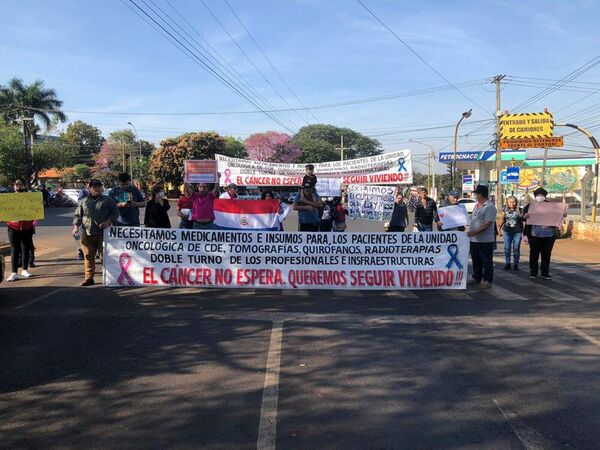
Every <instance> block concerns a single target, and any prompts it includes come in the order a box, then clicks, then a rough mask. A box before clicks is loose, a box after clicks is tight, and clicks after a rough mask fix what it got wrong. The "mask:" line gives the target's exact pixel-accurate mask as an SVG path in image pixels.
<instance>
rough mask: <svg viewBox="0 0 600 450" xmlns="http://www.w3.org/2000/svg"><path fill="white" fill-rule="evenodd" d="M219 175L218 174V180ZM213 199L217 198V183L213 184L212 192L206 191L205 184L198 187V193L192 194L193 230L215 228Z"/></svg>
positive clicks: (206, 186)
mask: <svg viewBox="0 0 600 450" xmlns="http://www.w3.org/2000/svg"><path fill="white" fill-rule="evenodd" d="M220 177H221V174H219V178H220ZM215 198H219V183H215V186H214V188H213V190H212V191H209V190H208V185H207V184H206V183H200V184H199V185H198V192H194V193H193V194H192V199H193V201H194V204H193V207H192V220H193V221H194V225H193V228H194V229H197V230H214V228H215V224H214V222H215V207H214V201H215Z"/></svg>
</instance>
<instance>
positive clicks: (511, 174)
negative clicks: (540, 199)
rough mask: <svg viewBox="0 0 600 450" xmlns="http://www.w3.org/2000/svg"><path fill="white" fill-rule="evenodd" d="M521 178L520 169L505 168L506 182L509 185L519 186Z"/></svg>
mask: <svg viewBox="0 0 600 450" xmlns="http://www.w3.org/2000/svg"><path fill="white" fill-rule="evenodd" d="M520 177H521V168H520V167H507V168H506V182H507V183H509V184H519V179H520Z"/></svg>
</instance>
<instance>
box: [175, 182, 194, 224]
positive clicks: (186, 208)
mask: <svg viewBox="0 0 600 450" xmlns="http://www.w3.org/2000/svg"><path fill="white" fill-rule="evenodd" d="M193 195H194V188H193V186H192V185H191V184H189V183H185V184H184V185H183V195H182V196H181V197H179V200H177V215H178V216H179V228H185V229H188V230H191V229H192V228H193V227H194V222H193V221H192V220H190V217H189V212H190V211H192V209H193V208H194V199H193V198H192V196H193Z"/></svg>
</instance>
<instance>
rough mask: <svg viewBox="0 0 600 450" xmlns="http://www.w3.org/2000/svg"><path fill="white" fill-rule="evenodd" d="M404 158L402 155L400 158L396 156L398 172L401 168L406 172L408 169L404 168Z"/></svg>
mask: <svg viewBox="0 0 600 450" xmlns="http://www.w3.org/2000/svg"><path fill="white" fill-rule="evenodd" d="M405 160H406V158H404V156H401V157H400V158H398V172H402V171H403V170H404V171H405V172H408V170H407V169H406V166H405V165H404V163H405Z"/></svg>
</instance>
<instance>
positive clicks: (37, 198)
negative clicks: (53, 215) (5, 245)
mask: <svg viewBox="0 0 600 450" xmlns="http://www.w3.org/2000/svg"><path fill="white" fill-rule="evenodd" d="M43 218H44V200H43V197H42V193H41V192H14V193H12V194H0V221H2V222H18V221H20V220H42V219H43Z"/></svg>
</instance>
